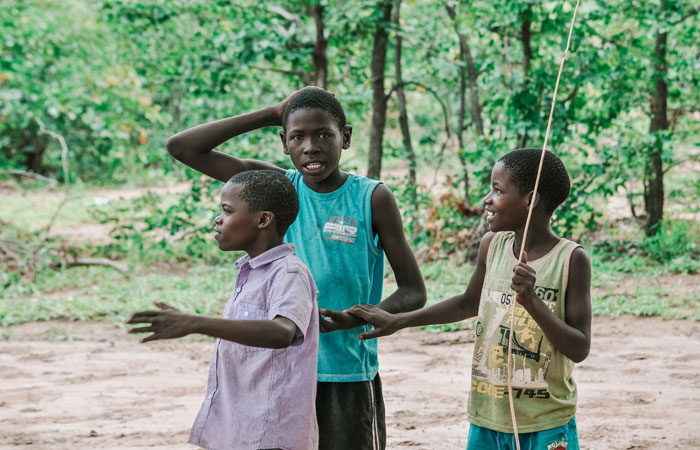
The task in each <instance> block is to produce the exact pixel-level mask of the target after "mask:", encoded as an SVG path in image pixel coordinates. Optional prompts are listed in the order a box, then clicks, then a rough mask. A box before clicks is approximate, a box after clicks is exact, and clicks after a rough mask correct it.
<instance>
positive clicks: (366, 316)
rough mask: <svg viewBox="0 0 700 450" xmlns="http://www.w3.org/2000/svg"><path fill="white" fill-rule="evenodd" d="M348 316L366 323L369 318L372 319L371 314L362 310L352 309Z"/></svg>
mask: <svg viewBox="0 0 700 450" xmlns="http://www.w3.org/2000/svg"><path fill="white" fill-rule="evenodd" d="M348 314H350V315H352V316H355V317H357V318H358V319H362V320H365V321H368V320H369V319H370V317H372V314H371V313H370V312H369V311H367V310H366V309H364V308H353V309H351V310H349V311H348Z"/></svg>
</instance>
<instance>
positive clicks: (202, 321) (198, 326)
mask: <svg viewBox="0 0 700 450" xmlns="http://www.w3.org/2000/svg"><path fill="white" fill-rule="evenodd" d="M206 322H207V318H206V317H202V316H196V315H194V314H188V315H187V320H186V321H185V329H186V330H187V334H194V333H197V334H207V329H206V328H207V327H206Z"/></svg>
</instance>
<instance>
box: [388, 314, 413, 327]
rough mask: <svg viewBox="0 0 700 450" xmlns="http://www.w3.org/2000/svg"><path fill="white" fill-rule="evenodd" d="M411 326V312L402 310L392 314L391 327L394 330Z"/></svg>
mask: <svg viewBox="0 0 700 450" xmlns="http://www.w3.org/2000/svg"><path fill="white" fill-rule="evenodd" d="M410 326H411V313H410V312H402V313H396V314H393V315H392V318H391V327H392V328H394V329H396V330H402V329H404V328H408V327H410Z"/></svg>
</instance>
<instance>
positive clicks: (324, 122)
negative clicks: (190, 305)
mask: <svg viewBox="0 0 700 450" xmlns="http://www.w3.org/2000/svg"><path fill="white" fill-rule="evenodd" d="M330 127H334V128H336V129H338V128H339V126H338V122H337V121H336V120H335V118H334V117H333V115H332V114H331V113H330V112H328V111H326V110H325V109H322V108H302V109H297V110H296V111H294V112H293V113H291V114H290V115H289V120H288V121H287V128H288V129H289V130H293V129H312V128H330Z"/></svg>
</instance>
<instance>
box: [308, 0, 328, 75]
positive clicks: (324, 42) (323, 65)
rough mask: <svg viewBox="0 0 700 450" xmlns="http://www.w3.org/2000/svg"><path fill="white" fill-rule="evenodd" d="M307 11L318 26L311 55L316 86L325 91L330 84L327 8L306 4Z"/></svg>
mask: <svg viewBox="0 0 700 450" xmlns="http://www.w3.org/2000/svg"><path fill="white" fill-rule="evenodd" d="M304 6H305V7H306V11H307V12H308V13H309V14H310V15H311V17H313V19H314V24H316V42H315V44H314V51H313V53H312V54H311V57H312V58H313V64H314V84H315V85H316V86H318V87H321V88H323V89H325V88H326V84H327V83H328V58H327V57H326V49H327V48H328V39H326V37H325V36H324V30H325V24H324V23H323V12H324V10H325V8H326V7H325V6H322V5H309V3H307V2H306V1H305V2H304Z"/></svg>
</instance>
